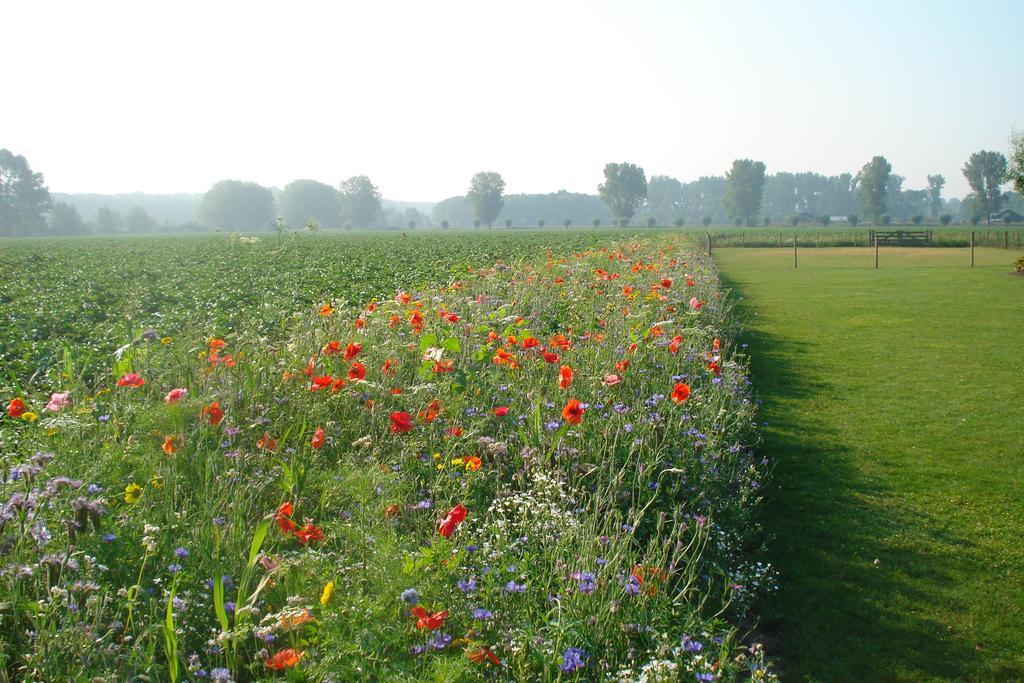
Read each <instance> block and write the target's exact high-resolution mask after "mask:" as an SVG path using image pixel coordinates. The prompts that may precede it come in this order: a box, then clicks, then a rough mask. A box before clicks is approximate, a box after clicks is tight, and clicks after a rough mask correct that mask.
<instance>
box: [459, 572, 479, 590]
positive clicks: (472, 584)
mask: <svg viewBox="0 0 1024 683" xmlns="http://www.w3.org/2000/svg"><path fill="white" fill-rule="evenodd" d="M458 585H459V590H460V591H462V592H463V593H472V592H473V591H475V590H476V577H474V576H471V577H469V578H468V579H459V584H458Z"/></svg>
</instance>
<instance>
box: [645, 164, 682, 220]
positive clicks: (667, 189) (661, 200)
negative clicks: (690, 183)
mask: <svg viewBox="0 0 1024 683" xmlns="http://www.w3.org/2000/svg"><path fill="white" fill-rule="evenodd" d="M682 201H683V184H682V183H680V182H679V181H678V180H676V179H675V178H672V177H669V176H667V175H655V176H651V179H650V180H649V181H648V182H647V206H646V209H647V212H648V213H650V214H651V215H652V216H653V217H655V218H659V219H661V220H662V221H664V222H666V223H667V222H668V221H670V220H672V219H673V218H675V217H676V216H678V215H679V212H680V210H681V208H682Z"/></svg>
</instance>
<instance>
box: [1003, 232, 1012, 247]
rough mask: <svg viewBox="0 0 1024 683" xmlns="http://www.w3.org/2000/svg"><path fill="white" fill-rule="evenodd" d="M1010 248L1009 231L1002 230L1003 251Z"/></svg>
mask: <svg viewBox="0 0 1024 683" xmlns="http://www.w3.org/2000/svg"><path fill="white" fill-rule="evenodd" d="M1009 248H1010V231H1009V230H1003V249H1009Z"/></svg>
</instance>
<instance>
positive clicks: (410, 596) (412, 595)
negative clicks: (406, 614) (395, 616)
mask: <svg viewBox="0 0 1024 683" xmlns="http://www.w3.org/2000/svg"><path fill="white" fill-rule="evenodd" d="M402 600H403V601H404V602H405V603H407V604H409V605H415V604H416V603H418V602H419V601H420V594H419V593H417V592H416V589H415V588H406V589H405V590H404V591H402Z"/></svg>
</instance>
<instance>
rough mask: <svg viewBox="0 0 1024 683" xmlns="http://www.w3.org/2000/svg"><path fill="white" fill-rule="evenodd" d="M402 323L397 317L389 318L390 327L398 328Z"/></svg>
mask: <svg viewBox="0 0 1024 683" xmlns="http://www.w3.org/2000/svg"><path fill="white" fill-rule="evenodd" d="M401 321H402V319H401V318H399V317H398V316H397V315H391V316H389V317H388V327H392V328H393V327H398V323H400V322H401Z"/></svg>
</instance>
